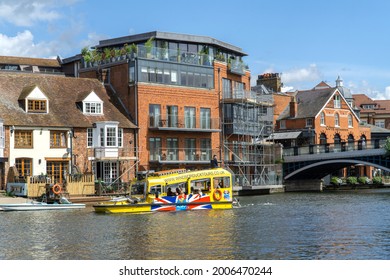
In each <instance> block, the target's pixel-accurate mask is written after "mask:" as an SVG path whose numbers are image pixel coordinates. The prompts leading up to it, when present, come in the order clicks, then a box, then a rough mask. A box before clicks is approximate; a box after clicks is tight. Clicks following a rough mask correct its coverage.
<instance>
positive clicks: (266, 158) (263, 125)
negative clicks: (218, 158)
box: [222, 86, 282, 187]
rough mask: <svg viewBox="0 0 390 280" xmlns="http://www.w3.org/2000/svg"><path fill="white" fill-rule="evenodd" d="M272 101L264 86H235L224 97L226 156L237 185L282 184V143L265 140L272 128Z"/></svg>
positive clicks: (223, 117) (224, 150)
mask: <svg viewBox="0 0 390 280" xmlns="http://www.w3.org/2000/svg"><path fill="white" fill-rule="evenodd" d="M273 104H274V103H273V95H272V92H270V91H269V90H267V89H266V88H265V87H264V86H259V87H256V91H245V90H242V89H234V90H232V92H231V93H229V94H226V93H225V94H224V97H223V98H222V124H223V125H222V135H223V136H222V140H223V157H224V158H223V159H224V165H225V167H226V168H227V169H229V170H230V171H231V172H232V173H233V174H234V184H235V185H236V186H252V187H253V186H265V185H278V184H280V183H281V179H282V171H281V167H280V165H279V164H278V163H279V160H280V159H281V150H280V146H279V145H278V144H275V143H273V142H268V141H266V139H267V137H268V136H269V135H270V134H271V133H272V131H273Z"/></svg>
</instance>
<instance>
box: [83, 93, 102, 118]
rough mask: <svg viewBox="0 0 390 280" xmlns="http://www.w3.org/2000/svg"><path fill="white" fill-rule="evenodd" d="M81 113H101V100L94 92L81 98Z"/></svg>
mask: <svg viewBox="0 0 390 280" xmlns="http://www.w3.org/2000/svg"><path fill="white" fill-rule="evenodd" d="M82 104H83V113H84V114H88V115H102V114H103V101H102V100H101V99H100V98H99V96H97V94H96V93H95V92H93V91H92V92H90V93H88V94H87V96H86V97H85V98H84V99H83V100H82Z"/></svg>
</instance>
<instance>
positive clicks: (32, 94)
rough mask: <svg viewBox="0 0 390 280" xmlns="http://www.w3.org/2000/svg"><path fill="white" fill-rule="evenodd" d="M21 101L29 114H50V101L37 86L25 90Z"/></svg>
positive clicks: (20, 98) (21, 95)
mask: <svg viewBox="0 0 390 280" xmlns="http://www.w3.org/2000/svg"><path fill="white" fill-rule="evenodd" d="M19 101H20V102H22V104H23V105H24V108H25V110H26V112H27V113H33V114H34V113H38V114H42V113H45V114H46V113H48V112H49V100H48V98H47V97H46V95H45V94H44V93H43V92H42V91H41V89H40V88H39V87H38V86H36V85H33V86H29V87H26V88H24V89H23V91H22V92H21V94H20V96H19Z"/></svg>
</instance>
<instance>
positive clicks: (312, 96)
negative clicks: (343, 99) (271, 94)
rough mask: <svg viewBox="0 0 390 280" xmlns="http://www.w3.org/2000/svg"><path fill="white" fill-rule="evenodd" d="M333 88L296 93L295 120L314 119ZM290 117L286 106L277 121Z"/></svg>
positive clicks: (288, 107)
mask: <svg viewBox="0 0 390 280" xmlns="http://www.w3.org/2000/svg"><path fill="white" fill-rule="evenodd" d="M334 92H335V88H322V89H317V90H305V91H298V92H297V93H296V94H295V100H296V102H297V104H298V111H297V115H296V116H295V118H298V119H299V118H314V117H315V116H316V115H317V114H318V112H319V111H320V110H321V108H322V107H324V105H325V104H326V102H327V101H328V100H329V98H330V97H331V96H332V94H333V93H334ZM289 117H290V105H288V106H287V107H286V108H285V110H284V111H283V113H282V114H280V116H279V118H278V119H287V118H289Z"/></svg>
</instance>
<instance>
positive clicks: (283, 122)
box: [279, 120, 286, 129]
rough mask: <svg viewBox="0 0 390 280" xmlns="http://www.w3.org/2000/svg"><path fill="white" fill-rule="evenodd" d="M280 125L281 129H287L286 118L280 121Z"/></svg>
mask: <svg viewBox="0 0 390 280" xmlns="http://www.w3.org/2000/svg"><path fill="white" fill-rule="evenodd" d="M279 126H280V129H285V128H286V120H281V121H279Z"/></svg>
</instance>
